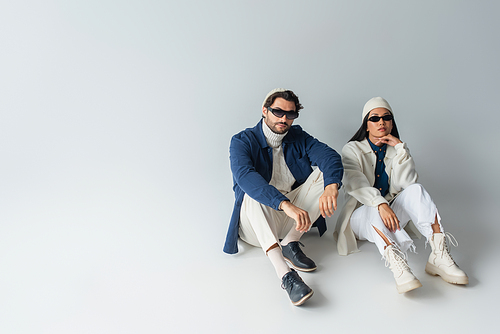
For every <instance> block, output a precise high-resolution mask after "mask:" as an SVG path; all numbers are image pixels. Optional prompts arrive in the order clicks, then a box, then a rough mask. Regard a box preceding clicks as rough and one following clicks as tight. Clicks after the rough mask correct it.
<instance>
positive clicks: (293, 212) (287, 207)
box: [281, 201, 311, 232]
mask: <svg viewBox="0 0 500 334" xmlns="http://www.w3.org/2000/svg"><path fill="white" fill-rule="evenodd" d="M281 210H283V211H284V212H285V213H286V215H287V216H288V217H290V218H292V219H293V220H295V222H296V223H297V224H296V226H295V229H296V230H297V231H299V232H307V231H309V229H310V228H311V219H310V218H309V213H307V211H305V210H302V209H301V208H299V207H298V206H295V205H293V204H292V203H291V202H290V201H283V202H281Z"/></svg>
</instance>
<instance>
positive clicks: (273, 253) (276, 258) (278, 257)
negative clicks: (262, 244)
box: [267, 247, 290, 280]
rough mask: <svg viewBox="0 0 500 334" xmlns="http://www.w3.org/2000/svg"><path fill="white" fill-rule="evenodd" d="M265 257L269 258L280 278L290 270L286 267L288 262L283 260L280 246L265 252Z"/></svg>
mask: <svg viewBox="0 0 500 334" xmlns="http://www.w3.org/2000/svg"><path fill="white" fill-rule="evenodd" d="M267 257H268V258H269V260H271V263H272V264H273V266H274V270H276V274H277V275H278V278H279V279H280V280H281V279H282V278H283V276H284V275H285V274H286V273H287V272H289V271H290V267H288V264H287V263H286V262H285V259H284V258H283V254H282V253H281V248H279V247H276V248H273V249H271V250H270V251H268V252H267Z"/></svg>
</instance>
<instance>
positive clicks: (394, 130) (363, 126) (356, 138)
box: [349, 111, 399, 141]
mask: <svg viewBox="0 0 500 334" xmlns="http://www.w3.org/2000/svg"><path fill="white" fill-rule="evenodd" d="M389 112H390V111H389ZM391 115H392V112H391ZM369 116H370V113H368V114H367V115H366V116H365V118H364V119H363V124H361V127H360V128H359V129H358V131H357V132H356V133H355V134H354V136H352V138H351V139H350V140H349V141H362V140H363V139H365V138H366V137H368V131H366V128H367V124H368V117H369ZM392 117H394V115H392ZM391 135H393V136H394V137H396V138H398V139H399V132H398V127H397V126H396V120H395V119H394V118H393V119H392V131H391Z"/></svg>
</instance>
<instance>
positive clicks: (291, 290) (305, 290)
mask: <svg viewBox="0 0 500 334" xmlns="http://www.w3.org/2000/svg"><path fill="white" fill-rule="evenodd" d="M281 287H282V288H283V289H285V290H286V292H288V297H290V300H291V301H292V304H293V305H295V306H299V305H302V304H303V303H304V302H305V301H306V300H308V299H309V298H311V296H312V295H313V291H312V289H311V288H310V287H308V286H307V284H306V283H304V281H303V280H302V278H300V276H299V274H298V273H297V272H296V271H295V270H293V269H291V271H289V272H288V273H286V274H285V276H283V279H282V282H281Z"/></svg>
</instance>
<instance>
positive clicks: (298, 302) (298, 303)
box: [292, 290, 314, 306]
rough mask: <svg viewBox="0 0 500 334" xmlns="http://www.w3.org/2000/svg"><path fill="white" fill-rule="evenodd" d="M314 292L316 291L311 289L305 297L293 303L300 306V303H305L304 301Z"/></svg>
mask: <svg viewBox="0 0 500 334" xmlns="http://www.w3.org/2000/svg"><path fill="white" fill-rule="evenodd" d="M313 293H314V291H313V290H311V292H309V293H308V294H307V295H305V296H304V297H302V298H301V299H300V300H298V301H296V302H292V304H293V305H295V306H300V305H302V304H304V302H305V301H306V300H308V299H309V298H311V297H312V295H313Z"/></svg>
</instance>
